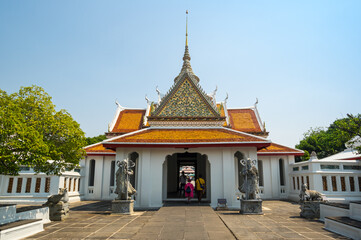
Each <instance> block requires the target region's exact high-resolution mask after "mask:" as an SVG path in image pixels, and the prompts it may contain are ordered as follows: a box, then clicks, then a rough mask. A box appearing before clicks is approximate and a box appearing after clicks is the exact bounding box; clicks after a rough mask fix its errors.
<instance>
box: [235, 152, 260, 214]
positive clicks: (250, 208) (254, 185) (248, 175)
mask: <svg viewBox="0 0 361 240" xmlns="http://www.w3.org/2000/svg"><path fill="white" fill-rule="evenodd" d="M240 163H241V164H242V166H243V168H242V170H241V172H240V177H242V178H243V184H242V186H241V187H240V189H239V190H240V191H241V192H242V193H244V196H242V199H241V211H240V212H241V213H242V214H263V212H262V200H261V199H260V198H259V195H258V193H259V187H258V170H257V168H256V164H257V160H251V159H250V158H248V159H247V160H245V159H242V160H240Z"/></svg>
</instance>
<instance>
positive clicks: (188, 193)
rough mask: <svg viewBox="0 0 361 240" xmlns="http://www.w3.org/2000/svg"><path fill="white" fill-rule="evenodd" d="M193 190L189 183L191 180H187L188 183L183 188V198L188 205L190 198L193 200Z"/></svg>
mask: <svg viewBox="0 0 361 240" xmlns="http://www.w3.org/2000/svg"><path fill="white" fill-rule="evenodd" d="M193 190H194V186H193V184H192V183H191V179H190V178H188V183H187V184H186V185H185V186H184V192H185V196H186V198H187V199H188V201H187V203H188V204H189V202H190V200H191V198H193Z"/></svg>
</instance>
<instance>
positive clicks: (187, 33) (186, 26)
mask: <svg viewBox="0 0 361 240" xmlns="http://www.w3.org/2000/svg"><path fill="white" fill-rule="evenodd" d="M186 46H188V10H186Z"/></svg>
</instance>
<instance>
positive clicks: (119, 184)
mask: <svg viewBox="0 0 361 240" xmlns="http://www.w3.org/2000/svg"><path fill="white" fill-rule="evenodd" d="M117 165H118V167H119V168H118V170H117V172H116V189H115V191H114V193H116V194H118V196H117V198H116V199H117V200H130V199H131V196H132V195H134V194H135V193H136V192H137V191H136V190H135V189H134V187H133V186H132V184H131V183H130V181H129V176H130V175H133V173H134V172H133V170H131V168H132V167H134V166H135V163H134V162H133V161H132V160H129V159H124V160H123V161H117Z"/></svg>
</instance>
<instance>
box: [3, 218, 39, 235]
mask: <svg viewBox="0 0 361 240" xmlns="http://www.w3.org/2000/svg"><path fill="white" fill-rule="evenodd" d="M43 230H44V225H43V222H42V220H41V219H28V220H19V221H16V222H12V223H7V224H3V225H0V240H7V239H11V240H16V239H22V238H25V237H29V236H31V235H33V234H36V233H38V232H41V231H43Z"/></svg>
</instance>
